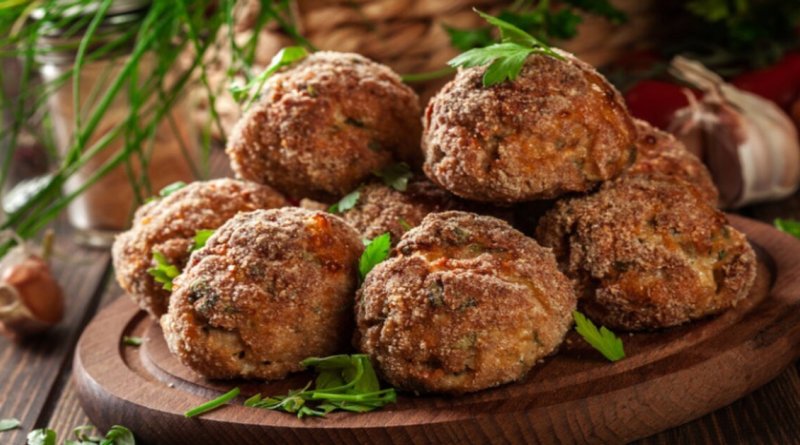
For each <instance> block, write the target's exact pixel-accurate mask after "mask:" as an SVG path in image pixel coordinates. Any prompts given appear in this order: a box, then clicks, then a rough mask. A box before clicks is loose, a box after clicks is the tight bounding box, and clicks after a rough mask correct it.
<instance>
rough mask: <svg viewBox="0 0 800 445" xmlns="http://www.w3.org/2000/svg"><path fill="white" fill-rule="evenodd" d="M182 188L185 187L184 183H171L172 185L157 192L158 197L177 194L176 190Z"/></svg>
mask: <svg viewBox="0 0 800 445" xmlns="http://www.w3.org/2000/svg"><path fill="white" fill-rule="evenodd" d="M184 187H186V183H185V182H183V181H178V182H173V183H172V184H170V185H168V186H166V187H164V188H163V189H161V191H159V192H158V196H160V197H162V198H166V197H167V196H169V195H171V194H173V193H175V192H177V191H178V190H180V189H182V188H184Z"/></svg>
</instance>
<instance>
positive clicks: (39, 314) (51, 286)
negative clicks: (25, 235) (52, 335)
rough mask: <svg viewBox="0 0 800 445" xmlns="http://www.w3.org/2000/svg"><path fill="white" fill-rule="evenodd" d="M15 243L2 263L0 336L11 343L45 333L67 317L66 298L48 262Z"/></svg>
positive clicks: (29, 247) (21, 243) (31, 249)
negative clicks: (5, 337) (7, 338)
mask: <svg viewBox="0 0 800 445" xmlns="http://www.w3.org/2000/svg"><path fill="white" fill-rule="evenodd" d="M14 238H16V237H14ZM16 242H17V246H16V247H14V248H13V249H11V250H10V251H9V252H8V253H6V255H5V256H4V257H3V259H2V261H0V334H3V335H5V336H7V337H9V338H12V339H19V338H22V337H25V336H27V335H30V334H35V333H38V332H41V331H44V330H46V329H48V328H49V327H50V326H53V325H55V324H56V323H58V322H59V321H61V318H62V316H63V314H64V297H63V295H62V292H61V288H60V287H59V285H58V282H57V281H56V280H55V278H54V277H53V274H52V273H51V272H50V267H49V266H48V265H47V262H46V261H45V260H44V259H42V257H40V256H38V255H36V254H35V253H33V248H32V247H31V246H30V245H28V244H26V243H25V242H24V241H22V240H20V239H16Z"/></svg>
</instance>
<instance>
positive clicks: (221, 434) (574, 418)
mask: <svg viewBox="0 0 800 445" xmlns="http://www.w3.org/2000/svg"><path fill="white" fill-rule="evenodd" d="M730 219H731V222H732V224H733V225H734V226H735V227H737V228H739V229H740V230H742V231H744V232H745V233H746V234H747V235H748V238H749V239H750V242H751V243H752V244H753V246H754V247H755V248H756V250H757V252H758V254H759V269H758V277H757V278H756V283H755V286H754V287H753V290H752V292H751V294H750V296H749V297H748V298H747V299H746V300H745V301H743V302H742V303H740V304H739V305H738V306H737V307H736V308H734V309H732V310H729V311H727V312H725V313H723V314H722V315H719V316H717V317H714V318H711V319H708V320H704V321H700V322H696V323H693V324H690V325H687V326H683V327H679V328H673V329H668V330H664V331H660V332H652V333H637V334H630V335H629V334H624V335H623V336H622V337H623V341H624V342H625V350H626V352H627V354H628V357H627V358H626V359H624V360H622V361H619V362H617V363H609V362H607V361H605V360H604V359H603V358H602V357H601V356H600V355H599V354H598V353H597V352H596V351H594V350H593V349H591V348H590V347H589V346H588V345H586V344H585V343H584V342H583V341H582V339H580V338H579V337H578V336H577V335H576V334H575V333H574V332H572V333H570V335H569V336H568V338H567V341H566V343H565V344H564V345H563V346H562V348H561V350H560V352H559V353H558V354H557V355H555V356H553V357H551V358H550V359H548V360H546V361H545V363H543V364H540V365H538V366H536V367H535V368H534V369H533V370H532V371H531V372H530V374H529V375H528V377H527V378H526V379H525V381H523V382H520V383H515V384H509V385H506V386H502V387H499V388H495V389H490V390H485V391H481V392H478V393H475V394H471V395H467V396H461V397H434V396H425V397H417V396H413V395H408V394H405V395H401V396H400V397H398V401H397V404H396V405H391V406H389V407H386V408H384V409H382V410H379V411H375V412H372V413H367V414H350V413H333V414H330V415H328V417H327V418H324V419H318V418H313V419H303V420H300V419H297V418H295V417H294V416H292V415H289V414H286V413H279V412H272V411H266V410H260V409H255V408H247V407H244V406H242V405H241V402H242V401H243V400H244V398H245V397H248V396H250V395H252V394H254V393H256V392H262V393H267V394H283V393H285V392H286V391H287V390H288V389H292V388H299V387H302V386H303V385H305V383H306V382H308V381H309V380H310V378H311V376H310V375H308V374H298V375H295V376H293V377H291V378H289V379H287V380H284V381H280V382H273V383H269V384H266V383H260V382H245V381H237V382H211V381H207V380H204V379H202V378H200V377H198V376H197V375H195V374H193V373H192V372H191V371H190V370H188V369H186V368H184V367H183V366H182V365H180V363H178V361H177V360H176V359H175V358H174V357H173V356H172V355H170V353H169V351H168V350H167V348H166V344H165V343H164V340H163V338H162V335H161V330H160V328H159V327H158V325H157V324H155V323H153V322H152V321H151V320H150V319H149V318H148V317H147V316H146V315H145V314H144V313H143V312H141V311H139V310H138V308H137V307H136V306H135V305H134V304H133V303H132V302H130V301H129V299H128V298H121V299H119V300H118V301H117V302H115V303H114V304H112V305H111V306H110V307H108V308H106V309H105V310H103V311H102V312H101V313H100V314H98V316H97V317H96V318H95V320H94V321H93V322H92V323H91V324H90V325H89V326H88V327H87V328H86V330H85V331H84V333H83V335H82V337H81V339H80V341H79V343H78V346H77V350H76V353H75V356H76V358H75V361H74V368H75V369H74V375H75V379H76V384H77V388H78V393H79V397H80V400H81V403H82V405H83V407H84V409H85V410H86V413H87V414H88V416H89V418H90V419H91V420H92V421H93V422H94V423H95V425H97V426H99V427H100V428H102V429H106V428H108V427H110V426H111V425H113V424H122V425H125V426H127V427H129V428H131V429H132V430H133V431H134V432H135V433H136V436H137V439H138V440H140V441H143V442H145V443H159V444H162V443H164V444H166V443H176V444H189V443H191V444H198V445H202V444H243V443H269V441H272V440H274V441H278V442H279V443H337V444H353V443H380V444H404V445H405V444H408V443H560V444H567V443H623V442H627V441H630V440H634V439H637V438H641V437H646V436H648V435H651V434H654V433H656V432H659V431H662V430H664V429H667V428H670V427H673V426H676V425H679V424H681V423H684V422H687V421H689V420H691V419H694V418H697V417H700V416H702V415H704V414H706V413H708V412H711V411H713V410H715V409H717V408H720V407H722V406H724V405H726V404H728V403H731V402H732V401H734V400H736V399H738V398H740V397H742V396H744V395H745V394H747V393H749V392H751V391H753V390H754V389H756V388H758V387H759V386H761V385H763V384H765V383H766V382H768V381H769V380H771V379H773V378H774V377H776V376H777V375H778V374H779V373H780V372H781V371H782V370H783V369H784V368H785V367H787V366H788V365H789V364H790V363H792V362H793V361H794V360H795V359H797V358H798V356H800V310H798V309H800V241H798V240H795V239H794V238H792V237H790V236H788V235H786V234H783V233H781V232H779V231H777V230H775V229H773V228H772V227H770V226H768V225H765V224H763V223H759V222H755V221H752V220H749V219H745V218H742V217H737V216H734V215H730ZM125 335H138V336H142V337H144V338H145V343H144V344H143V345H142V346H141V347H139V348H135V347H130V346H124V345H123V344H122V337H123V336H125ZM233 386H239V387H240V388H242V398H240V399H239V400H237V401H236V402H234V404H233V405H229V406H226V407H224V408H222V409H219V410H217V411H214V412H211V413H208V414H205V415H203V416H201V417H199V418H193V419H187V418H184V416H183V412H184V411H186V410H187V409H189V408H191V407H194V406H196V405H199V404H201V403H203V402H205V401H207V400H209V399H210V398H213V397H216V396H217V395H219V394H220V393H221V392H224V391H227V390H228V389H230V388H231V387H233Z"/></svg>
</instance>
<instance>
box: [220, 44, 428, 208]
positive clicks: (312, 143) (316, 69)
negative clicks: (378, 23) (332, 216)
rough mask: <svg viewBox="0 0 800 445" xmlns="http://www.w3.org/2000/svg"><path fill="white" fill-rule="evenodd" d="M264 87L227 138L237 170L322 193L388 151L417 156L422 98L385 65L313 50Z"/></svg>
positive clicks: (352, 178)
mask: <svg viewBox="0 0 800 445" xmlns="http://www.w3.org/2000/svg"><path fill="white" fill-rule="evenodd" d="M264 91H265V93H264V95H263V97H262V99H261V100H260V102H259V103H257V104H256V105H254V106H253V108H252V109H251V110H250V111H249V112H248V113H247V114H246V115H245V116H244V117H243V118H242V119H241V120H240V121H239V122H238V123H237V125H236V127H235V128H234V130H233V132H232V135H231V138H230V141H229V143H228V147H227V153H228V156H229V157H230V159H231V166H232V168H233V170H234V171H235V172H236V174H237V176H239V177H241V178H245V179H248V180H251V181H255V182H259V183H263V184H269V185H271V186H273V187H275V188H276V189H278V190H280V191H282V192H283V193H286V194H287V195H289V196H292V197H294V198H313V199H319V200H325V199H330V198H332V197H335V196H341V195H344V194H346V193H348V192H350V191H351V190H353V189H355V188H356V186H358V185H359V184H360V183H361V182H362V181H363V180H364V179H365V178H366V177H368V176H369V175H370V173H371V172H373V171H376V170H380V169H381V168H382V167H384V166H386V165H388V164H390V163H392V162H394V161H393V159H398V160H403V161H406V162H408V163H409V164H411V165H419V164H420V163H421V158H422V155H421V152H420V149H419V140H420V132H421V126H422V125H421V123H420V115H421V110H420V106H419V100H418V98H417V96H416V94H415V93H414V91H413V90H412V89H411V88H409V87H408V86H406V85H405V84H403V82H402V81H401V80H400V77H399V76H398V75H397V74H395V73H394V72H393V71H392V70H391V69H389V68H388V67H386V66H384V65H380V64H378V63H375V62H372V61H371V60H369V59H367V58H365V57H363V56H360V55H358V54H352V53H336V52H328V51H321V52H316V53H314V54H311V55H309V56H308V57H306V58H305V59H303V60H301V61H300V62H298V63H297V64H295V65H293V66H291V67H289V68H287V69H283V70H282V71H280V72H278V73H276V74H275V75H273V76H272V77H271V78H270V79H269V80H268V81H267V82H266V84H265V89H264Z"/></svg>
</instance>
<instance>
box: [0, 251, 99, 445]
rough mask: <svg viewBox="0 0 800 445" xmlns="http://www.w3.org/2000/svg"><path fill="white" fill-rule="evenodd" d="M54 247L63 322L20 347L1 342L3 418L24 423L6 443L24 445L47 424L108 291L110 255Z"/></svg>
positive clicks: (2, 438) (5, 438) (4, 437)
mask: <svg viewBox="0 0 800 445" xmlns="http://www.w3.org/2000/svg"><path fill="white" fill-rule="evenodd" d="M55 247H56V249H55V255H54V258H53V272H54V274H55V275H56V277H57V279H58V282H59V283H60V284H61V286H62V289H63V290H64V296H65V298H66V305H65V308H66V311H65V314H64V320H62V322H61V323H60V324H59V325H58V326H57V327H55V328H54V329H52V330H50V331H49V332H47V333H45V334H43V335H41V336H37V337H36V338H31V339H27V340H25V341H23V342H21V343H19V344H15V343H12V342H10V341H8V340H6V339H5V338H3V339H0V417H16V418H18V419H20V420H21V421H22V428H20V429H17V430H14V431H9V432H4V433H0V434H2V436H0V442H2V443H10V444H16V443H24V442H25V436H26V435H27V433H28V431H30V430H31V429H34V428H38V427H41V426H45V425H46V424H47V420H48V419H47V417H48V416H49V406H51V405H52V404H53V403H54V402H55V399H54V397H57V394H56V393H57V390H58V384H59V381H60V380H59V379H62V380H61V381H63V373H64V372H66V370H67V369H66V368H67V365H68V363H69V361H70V360H71V357H72V352H73V349H74V347H75V343H76V342H77V340H78V337H79V335H80V333H81V331H82V330H83V327H84V326H85V325H86V324H87V323H88V322H89V320H90V318H91V315H92V314H94V312H95V310H94V309H95V306H96V304H97V300H98V299H99V296H100V293H101V292H102V289H104V288H105V281H106V276H107V273H108V269H109V260H110V257H109V254H108V252H107V251H105V250H90V249H83V248H79V247H77V246H76V245H75V244H73V243H72V242H71V241H70V240H69V239H67V237H61V238H60V239H59V240H58V242H57V244H56V246H55Z"/></svg>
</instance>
